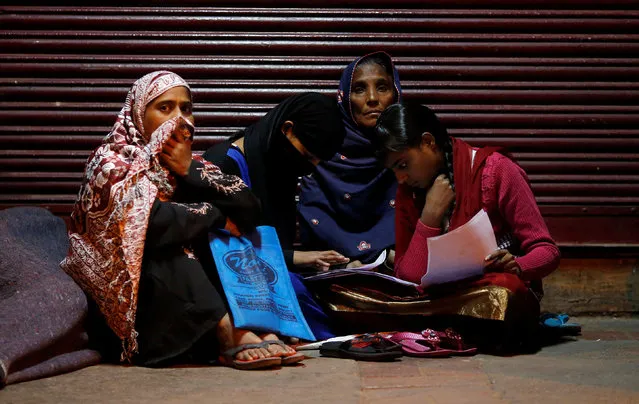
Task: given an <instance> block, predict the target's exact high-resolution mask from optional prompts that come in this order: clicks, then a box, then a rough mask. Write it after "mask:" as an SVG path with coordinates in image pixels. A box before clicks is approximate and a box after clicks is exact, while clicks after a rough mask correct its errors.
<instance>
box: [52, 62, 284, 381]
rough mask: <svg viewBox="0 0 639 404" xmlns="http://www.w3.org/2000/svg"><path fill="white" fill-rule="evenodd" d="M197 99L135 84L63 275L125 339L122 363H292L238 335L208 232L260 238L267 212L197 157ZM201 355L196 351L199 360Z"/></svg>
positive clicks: (76, 220) (174, 85)
mask: <svg viewBox="0 0 639 404" xmlns="http://www.w3.org/2000/svg"><path fill="white" fill-rule="evenodd" d="M193 132H194V126H193V114H192V100H191V92H190V88H189V86H188V84H187V83H186V82H185V81H184V80H183V79H182V78H181V77H179V76H178V75H176V74H174V73H171V72H167V71H159V72H153V73H150V74H147V75H146V76H144V77H142V78H141V79H139V80H138V81H136V82H135V83H134V84H133V87H132V88H131V90H130V91H129V93H128V95H127V98H126V102H125V105H124V107H123V108H122V111H120V114H119V115H118V118H117V121H116V123H115V125H114V126H113V129H112V130H111V133H109V135H107V136H106V137H105V138H104V140H103V142H102V145H101V146H100V147H98V148H97V149H96V150H95V151H94V152H93V153H92V154H91V156H90V157H89V160H88V162H87V166H86V170H85V173H84V182H83V184H82V187H81V189H80V192H79V194H78V200H77V201H76V204H75V207H74V211H73V215H72V223H71V227H70V233H69V239H70V249H69V254H68V256H67V258H66V259H65V260H64V261H63V262H62V267H63V269H64V270H65V271H66V272H67V273H68V274H69V275H71V276H72V277H73V278H74V280H75V281H76V282H77V283H78V284H80V286H81V287H82V288H83V289H84V290H85V292H86V293H87V294H88V295H89V296H90V297H91V298H92V300H93V301H94V302H95V303H96V305H97V307H98V308H99V310H100V312H101V313H102V315H103V316H104V318H105V320H106V323H107V324H108V326H109V327H110V329H111V330H112V331H113V332H114V333H115V335H116V336H117V337H118V338H119V339H120V340H121V342H122V348H123V352H122V355H121V358H122V359H123V360H124V359H128V360H130V361H133V362H134V363H137V364H140V365H145V366H158V365H163V364H166V363H170V362H173V361H177V360H183V359H184V357H185V355H189V354H190V355H191V356H194V355H197V356H198V359H199V360H206V361H210V360H212V359H214V358H215V356H214V355H216V354H217V350H218V347H217V344H218V343H219V348H221V350H222V351H224V354H223V355H222V356H221V357H220V361H221V362H222V364H225V365H228V366H233V367H237V368H242V369H254V368H258V367H266V366H273V365H279V364H280V363H282V360H281V358H280V357H283V356H287V355H291V354H294V351H293V350H292V349H290V348H289V347H286V346H279V345H277V344H269V343H266V342H265V341H262V340H261V339H260V338H259V337H257V335H255V334H254V333H252V332H250V331H247V330H241V329H237V328H235V327H234V326H233V323H232V320H231V318H230V316H229V315H228V313H227V308H226V302H225V300H224V293H223V290H222V288H221V285H220V284H219V279H218V276H217V273H216V272H215V271H214V268H215V265H214V263H213V259H212V257H211V252H210V250H209V249H208V243H207V241H208V240H207V233H208V230H209V229H211V228H224V227H225V228H227V229H229V230H231V232H232V233H233V234H236V235H239V234H241V233H244V232H250V231H252V230H253V229H254V228H255V226H256V224H257V223H258V220H259V216H260V208H259V202H258V200H257V198H256V197H255V196H254V195H253V194H252V193H251V191H250V190H249V189H248V188H247V187H246V185H245V184H244V183H243V182H242V180H241V179H239V178H238V177H236V176H233V175H226V174H223V173H222V172H221V171H220V170H219V169H218V167H216V166H215V165H213V164H211V163H208V162H204V161H203V160H202V159H200V158H198V157H195V156H193V155H192V154H191V143H192V138H193ZM196 351H197V353H196Z"/></svg>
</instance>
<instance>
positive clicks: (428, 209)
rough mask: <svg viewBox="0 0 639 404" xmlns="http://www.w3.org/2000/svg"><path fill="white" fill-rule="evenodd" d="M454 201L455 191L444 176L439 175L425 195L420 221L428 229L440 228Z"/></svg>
mask: <svg viewBox="0 0 639 404" xmlns="http://www.w3.org/2000/svg"><path fill="white" fill-rule="evenodd" d="M454 200H455V191H453V188H452V187H451V185H450V181H449V180H448V178H447V177H446V176H445V175H444V174H440V175H439V176H438V177H437V178H435V181H434V182H433V185H431V187H430V189H429V190H428V192H427V193H426V203H425V204H424V209H422V216H421V218H420V220H421V221H422V223H424V224H425V225H426V226H429V227H441V225H442V220H443V219H444V215H445V214H446V211H447V210H448V208H449V207H450V204H451V203H453V201H454Z"/></svg>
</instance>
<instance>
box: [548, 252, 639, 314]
mask: <svg viewBox="0 0 639 404" xmlns="http://www.w3.org/2000/svg"><path fill="white" fill-rule="evenodd" d="M544 290H545V292H546V294H545V296H544V299H543V301H542V310H545V311H551V312H566V313H570V314H575V315H576V314H633V313H638V312H639V258H616V259H615V258H563V259H562V260H561V265H560V266H559V268H558V269H557V270H556V271H555V272H554V273H552V274H551V275H550V276H548V277H547V278H545V279H544Z"/></svg>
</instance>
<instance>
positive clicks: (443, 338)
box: [422, 328, 477, 356]
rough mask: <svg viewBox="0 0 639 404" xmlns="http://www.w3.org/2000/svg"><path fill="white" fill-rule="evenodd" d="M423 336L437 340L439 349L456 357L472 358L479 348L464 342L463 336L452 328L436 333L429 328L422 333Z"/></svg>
mask: <svg viewBox="0 0 639 404" xmlns="http://www.w3.org/2000/svg"><path fill="white" fill-rule="evenodd" d="M422 336H424V338H430V339H431V340H433V341H435V340H436V341H437V342H436V345H437V346H438V347H441V348H442V349H444V350H447V351H449V352H450V354H451V355H454V356H472V355H475V354H476V353H477V348H476V347H474V346H471V345H467V344H465V343H464V341H463V340H462V336H461V335H459V333H456V332H455V331H453V329H452V328H447V329H446V330H445V331H435V330H433V329H431V328H427V329H425V330H424V331H422Z"/></svg>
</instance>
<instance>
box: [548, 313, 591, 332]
mask: <svg viewBox="0 0 639 404" xmlns="http://www.w3.org/2000/svg"><path fill="white" fill-rule="evenodd" d="M569 318H570V317H569V316H568V314H565V313H560V314H555V313H544V314H542V315H541V316H540V317H539V323H540V325H541V327H542V328H544V329H546V330H554V331H559V332H561V333H562V334H565V335H579V334H581V325H579V324H577V323H573V322H568V319H569Z"/></svg>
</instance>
